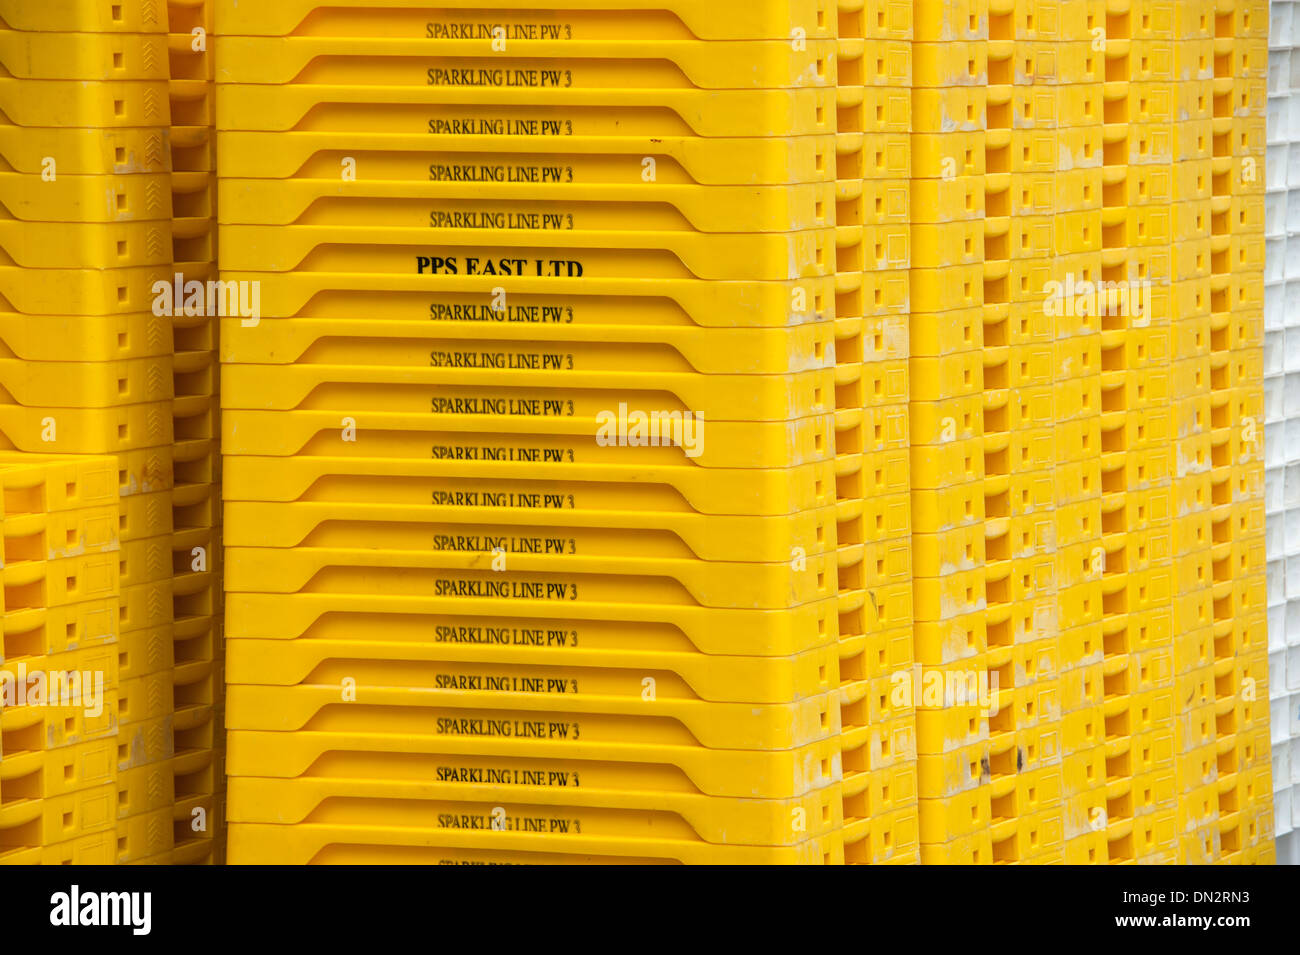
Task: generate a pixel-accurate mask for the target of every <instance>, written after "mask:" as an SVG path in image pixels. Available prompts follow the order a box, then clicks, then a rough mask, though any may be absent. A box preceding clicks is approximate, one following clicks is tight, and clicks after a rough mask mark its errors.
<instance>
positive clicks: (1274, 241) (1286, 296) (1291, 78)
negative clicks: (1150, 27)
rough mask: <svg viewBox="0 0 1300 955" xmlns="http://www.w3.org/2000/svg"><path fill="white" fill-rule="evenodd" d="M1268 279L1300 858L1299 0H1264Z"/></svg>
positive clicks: (1274, 574) (1284, 745)
mask: <svg viewBox="0 0 1300 955" xmlns="http://www.w3.org/2000/svg"><path fill="white" fill-rule="evenodd" d="M1269 8H1270V9H1269V13H1270V17H1271V20H1270V27H1269V76H1268V81H1269V84H1268V88H1269V99H1268V163H1267V177H1268V195H1267V198H1266V206H1265V209H1266V219H1265V223H1266V224H1265V233H1266V236H1267V238H1266V243H1267V248H1266V253H1267V259H1266V263H1265V266H1264V269H1265V271H1264V280H1265V283H1266V287H1265V297H1264V325H1265V331H1264V396H1265V398H1264V400H1265V408H1266V414H1267V422H1266V426H1265V427H1266V430H1265V454H1266V470H1265V494H1266V496H1267V519H1268V524H1267V534H1268V604H1269V619H1268V624H1269V667H1268V670H1269V696H1270V709H1271V713H1270V716H1271V719H1272V731H1273V787H1274V805H1275V825H1276V829H1277V861H1278V862H1279V863H1286V864H1290V865H1298V864H1300V2H1294V0H1280V2H1279V0H1274V2H1272V3H1270V4H1269Z"/></svg>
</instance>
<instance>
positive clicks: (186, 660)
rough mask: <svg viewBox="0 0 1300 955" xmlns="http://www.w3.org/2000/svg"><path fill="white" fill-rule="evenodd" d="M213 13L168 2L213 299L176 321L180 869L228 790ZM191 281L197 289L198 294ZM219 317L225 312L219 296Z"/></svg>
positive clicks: (216, 849) (194, 231) (193, 256)
mask: <svg viewBox="0 0 1300 955" xmlns="http://www.w3.org/2000/svg"><path fill="white" fill-rule="evenodd" d="M212 19H213V17H212V4H211V3H210V2H208V0H168V3H167V31H168V47H169V54H170V78H171V87H170V89H171V123H172V125H171V130H170V137H171V156H172V214H173V219H172V252H173V258H174V259H175V274H176V276H177V279H176V281H178V282H180V283H183V284H184V285H185V286H187V287H190V288H199V287H201V288H202V289H203V290H204V305H205V307H204V308H203V309H202V310H201V311H199V310H194V311H197V314H189V313H187V312H182V314H179V315H174V316H173V320H172V321H173V335H174V338H175V346H176V347H175V355H174V365H173V383H174V386H175V393H176V394H175V401H174V404H173V405H172V408H173V419H174V420H173V428H174V431H175V444H174V462H173V468H174V472H175V482H176V483H175V488H174V489H173V492H172V494H173V497H172V520H173V523H174V528H173V530H174V533H175V536H174V537H173V541H172V546H173V555H172V556H173V561H174V571H175V576H174V578H173V587H174V593H173V612H174V615H175V622H174V627H175V634H174V636H175V657H176V666H175V669H174V670H173V679H174V683H175V687H174V690H173V693H174V702H175V711H174V715H173V720H174V723H173V727H172V729H173V734H174V737H175V750H176V756H175V761H174V770H175V779H176V783H175V786H176V805H175V827H176V831H175V836H176V852H175V861H176V862H177V863H200V862H207V863H210V862H220V860H221V851H222V849H221V845H222V816H223V811H224V810H223V802H222V799H223V797H222V793H223V792H224V786H225V766H224V762H223V758H224V752H225V745H224V739H223V733H222V722H221V704H222V699H223V686H224V682H225V674H224V669H223V661H224V659H225V653H224V650H223V647H222V642H221V641H222V637H221V634H222V628H221V618H222V609H221V593H222V591H221V531H220V528H221V489H220V473H221V453H220V450H219V448H218V445H217V440H218V436H219V434H220V424H219V404H220V399H219V398H218V394H217V385H218V379H219V369H218V366H217V334H218V331H219V322H220V317H219V314H213V310H212V309H209V308H207V307H206V305H207V301H208V299H207V295H206V290H207V288H208V283H209V282H212V281H215V280H216V278H217V265H216V261H217V256H216V251H217V250H216V242H217V225H216V222H217V218H216V217H217V172H216V162H217V144H216V139H215V137H214V136H213V121H214V119H215V111H216V96H215V94H216V90H215V85H214V83H213V73H214V64H213V50H212V46H211V42H212V41H211V35H212ZM191 283H197V285H196V284H191ZM213 299H214V304H215V305H216V306H217V309H216V311H217V312H218V313H219V312H220V311H221V308H222V306H223V305H224V304H225V303H224V301H223V300H220V299H217V297H216V296H215V295H214V296H213Z"/></svg>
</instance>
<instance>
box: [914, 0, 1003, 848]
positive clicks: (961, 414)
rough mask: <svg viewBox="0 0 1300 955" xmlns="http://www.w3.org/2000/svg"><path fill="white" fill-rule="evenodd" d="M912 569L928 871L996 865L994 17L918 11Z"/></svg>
mask: <svg viewBox="0 0 1300 955" xmlns="http://www.w3.org/2000/svg"><path fill="white" fill-rule="evenodd" d="M913 24H914V33H915V42H914V43H913V47H912V49H913V69H912V74H913V78H912V96H911V98H912V136H911V166H912V185H911V202H912V209H911V218H912V270H911V283H910V284H911V317H910V356H911V357H910V361H909V372H910V379H911V380H910V417H911V421H910V428H911V487H912V564H913V568H912V571H913V575H914V581H913V588H914V591H915V598H914V603H915V610H914V613H915V627H914V651H915V658H916V663H917V667H916V672H915V676H914V679H913V680H912V681H911V682H912V685H911V687H910V689H911V693H912V694H913V698H914V703H915V706H916V731H917V737H916V738H917V763H918V770H919V796H920V801H919V818H920V845H921V853H920V856H921V862H922V863H924V864H929V863H980V864H983V863H987V862H989V861H990V858H991V849H990V845H989V831H988V823H989V799H990V797H989V788H988V783H989V745H988V740H989V724H988V709H989V706H988V705H987V704H988V703H990V702H991V700H990V699H989V698H988V695H987V693H986V694H985V705H983V706H982V705H981V703H980V699H979V690H980V687H981V686H983V687H988V686H989V684H988V663H987V652H988V646H987V638H986V622H985V619H984V613H983V609H984V607H985V602H986V601H985V579H984V575H985V566H986V565H985V560H984V555H985V541H984V537H985V527H984V470H985V463H984V459H985V453H984V448H985V438H984V421H985V413H984V408H983V404H984V401H983V395H982V394H981V388H982V382H983V354H984V351H983V348H982V346H983V344H984V342H983V331H984V329H983V317H982V310H981V308H980V302H981V300H982V299H981V287H982V284H983V268H984V266H983V264H982V262H981V251H982V250H983V248H984V242H983V233H984V222H983V221H982V220H983V213H984V192H985V188H984V165H985V157H984V151H985V150H984V141H985V133H984V112H985V100H986V90H987V87H986V83H985V75H986V63H987V47H988V41H987V30H988V11H987V8H986V7H985V8H983V9H981V8H980V6H979V5H977V4H969V5H963V4H955V5H954V4H946V3H945V4H940V3H930V2H923V0H918V2H916V3H914V4H913Z"/></svg>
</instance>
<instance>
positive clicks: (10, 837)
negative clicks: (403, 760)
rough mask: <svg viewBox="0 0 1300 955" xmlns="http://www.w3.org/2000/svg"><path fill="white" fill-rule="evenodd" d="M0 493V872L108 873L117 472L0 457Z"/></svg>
mask: <svg viewBox="0 0 1300 955" xmlns="http://www.w3.org/2000/svg"><path fill="white" fill-rule="evenodd" d="M0 490H2V491H3V509H4V514H3V518H2V519H0V525H2V526H3V531H4V536H3V541H2V544H3V552H0V580H2V581H3V591H2V593H3V597H0V599H2V600H3V603H0V865H30V864H36V865H39V864H45V865H66V864H74V863H75V864H79V865H107V864H111V863H113V862H115V861H117V859H118V856H119V847H118V832H117V828H118V821H117V813H118V785H117V784H118V773H117V765H118V742H119V741H118V718H119V712H120V711H119V700H118V690H119V685H120V684H119V676H120V671H119V661H118V655H119V652H120V651H121V650H122V649H123V648H122V647H121V646H120V645H119V643H118V630H117V614H118V605H117V603H118V593H119V585H118V558H119V545H118V536H117V521H118V494H117V463H116V462H115V461H114V460H113V459H112V458H104V457H84V458H57V459H56V458H49V457H46V456H44V455H15V454H12V453H9V452H0Z"/></svg>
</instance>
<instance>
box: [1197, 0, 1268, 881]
mask: <svg viewBox="0 0 1300 955" xmlns="http://www.w3.org/2000/svg"><path fill="white" fill-rule="evenodd" d="M1267 83H1268V5H1267V3H1265V2H1263V0H1220V2H1218V3H1217V4H1216V6H1215V20H1214V87H1213V121H1212V144H1213V146H1212V149H1213V162H1212V170H1213V180H1212V181H1213V185H1212V193H1213V198H1212V206H1211V224H1210V236H1211V239H1212V258H1211V295H1210V313H1211V314H1210V322H1211V345H1210V347H1211V371H1210V375H1211V389H1212V411H1211V415H1212V418H1211V422H1212V426H1213V448H1212V451H1211V455H1212V457H1211V465H1212V469H1211V472H1210V473H1211V482H1212V483H1211V491H1210V493H1211V495H1212V497H1211V500H1212V503H1213V510H1212V521H1213V523H1212V528H1211V534H1212V540H1213V544H1214V550H1213V575H1214V608H1213V613H1214V658H1215V659H1214V697H1215V717H1216V730H1217V752H1218V771H1217V788H1218V827H1219V847H1218V849H1219V853H1220V857H1221V858H1222V859H1223V860H1224V861H1227V862H1233V863H1253V862H1272V861H1273V857H1274V844H1273V813H1272V800H1271V793H1272V789H1273V781H1272V767H1271V758H1272V756H1271V744H1270V733H1269V727H1268V715H1267V714H1266V713H1265V712H1264V711H1265V710H1266V709H1267V708H1268V699H1269V693H1268V636H1267V602H1268V601H1267V593H1266V584H1265V577H1264V572H1265V544H1264V447H1263V433H1264V430H1263V429H1264V425H1263V422H1264V395H1263V308H1264V301H1263V297H1264V281H1263V278H1264V276H1263V268H1264V182H1265V180H1264V174H1263V166H1264V156H1265V149H1266V137H1265V111H1266V109H1267Z"/></svg>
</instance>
